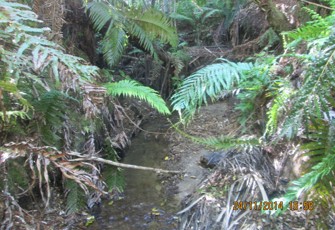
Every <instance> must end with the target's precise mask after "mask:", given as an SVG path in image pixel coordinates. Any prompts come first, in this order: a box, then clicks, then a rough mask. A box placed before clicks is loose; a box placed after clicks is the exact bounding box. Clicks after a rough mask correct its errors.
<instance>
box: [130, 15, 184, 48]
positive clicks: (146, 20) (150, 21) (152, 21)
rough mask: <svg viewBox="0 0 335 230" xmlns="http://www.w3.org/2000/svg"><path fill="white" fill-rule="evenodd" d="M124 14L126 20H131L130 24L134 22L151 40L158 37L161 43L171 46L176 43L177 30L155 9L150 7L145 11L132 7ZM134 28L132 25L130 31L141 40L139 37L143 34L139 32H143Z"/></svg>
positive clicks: (174, 45)
mask: <svg viewBox="0 0 335 230" xmlns="http://www.w3.org/2000/svg"><path fill="white" fill-rule="evenodd" d="M126 15H127V18H128V20H130V21H132V23H131V24H136V25H137V26H139V27H141V29H142V31H143V32H144V33H145V34H146V35H147V36H148V37H149V38H150V39H151V40H152V39H155V38H159V39H160V40H161V41H162V42H163V43H170V45H171V46H173V47H176V46H177V45H178V36H177V31H176V29H175V27H173V26H172V23H171V22H170V20H169V19H168V18H167V17H165V15H164V14H163V13H162V12H160V11H158V10H155V9H150V10H147V11H145V12H142V10H141V9H133V10H130V11H129V12H127V14H126ZM136 28H137V27H134V26H133V27H132V30H131V32H132V33H134V35H135V36H136V37H139V38H140V41H141V37H143V36H144V35H143V34H141V33H143V32H142V31H141V30H138V29H136ZM142 40H143V39H142ZM143 41H144V40H143ZM141 43H142V41H141ZM142 45H143V44H142Z"/></svg>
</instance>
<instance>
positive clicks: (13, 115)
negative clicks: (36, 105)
mask: <svg viewBox="0 0 335 230" xmlns="http://www.w3.org/2000/svg"><path fill="white" fill-rule="evenodd" d="M17 118H21V119H22V120H25V119H27V120H30V119H31V117H30V116H29V115H28V114H27V113H26V112H24V111H6V113H4V112H0V120H2V121H4V122H8V121H10V120H11V119H13V120H16V119H17Z"/></svg>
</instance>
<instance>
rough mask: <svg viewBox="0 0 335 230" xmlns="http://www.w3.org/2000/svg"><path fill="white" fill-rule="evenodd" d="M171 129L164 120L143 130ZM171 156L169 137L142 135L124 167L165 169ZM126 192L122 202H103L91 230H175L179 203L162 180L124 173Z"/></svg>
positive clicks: (153, 175) (150, 174)
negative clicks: (136, 166)
mask: <svg viewBox="0 0 335 230" xmlns="http://www.w3.org/2000/svg"><path fill="white" fill-rule="evenodd" d="M168 128H169V125H168V124H167V123H166V122H165V121H164V120H163V119H154V120H151V121H150V122H148V123H147V124H146V125H144V127H143V129H144V130H147V131H151V132H160V133H165V132H166V131H167V129H168ZM167 155H168V137H167V135H157V134H151V133H147V132H141V133H139V134H138V135H137V136H136V137H135V138H134V139H133V140H132V143H131V146H130V147H129V149H128V150H127V151H126V154H125V158H124V159H123V161H122V162H123V163H127V164H134V165H140V166H148V167H157V168H162V167H163V163H164V158H165V157H166V156H167ZM124 176H125V183H126V186H125V190H124V194H123V197H122V199H120V200H116V201H113V203H112V204H110V203H109V201H104V202H103V203H102V204H101V206H100V207H99V210H98V211H97V212H96V213H95V214H94V215H95V217H96V221H95V223H94V224H93V225H92V226H90V228H89V229H117V230H128V229H129V230H133V229H161V230H164V229H166V230H172V229H176V226H177V217H176V216H175V213H176V212H178V210H179V209H180V207H179V203H180V202H179V200H178V199H177V198H176V196H174V195H173V194H171V195H167V193H166V191H164V190H165V188H166V186H164V184H163V183H164V181H163V180H162V176H159V175H157V174H156V173H154V172H151V171H143V170H135V169H124Z"/></svg>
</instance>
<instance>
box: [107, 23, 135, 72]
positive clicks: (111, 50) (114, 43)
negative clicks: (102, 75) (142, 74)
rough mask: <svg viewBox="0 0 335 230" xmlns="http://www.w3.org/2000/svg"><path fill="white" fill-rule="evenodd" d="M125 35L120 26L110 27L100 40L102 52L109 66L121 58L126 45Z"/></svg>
mask: <svg viewBox="0 0 335 230" xmlns="http://www.w3.org/2000/svg"><path fill="white" fill-rule="evenodd" d="M127 41H128V38H127V35H126V33H125V31H124V30H123V29H122V28H117V27H111V28H110V29H109V30H108V31H107V33H106V35H105V36H104V39H103V40H102V42H101V44H102V52H103V55H104V58H105V60H106V61H107V63H108V65H109V66H111V67H112V66H113V65H115V64H116V63H117V62H118V61H119V59H120V58H121V56H122V54H123V51H124V49H125V47H126V45H127Z"/></svg>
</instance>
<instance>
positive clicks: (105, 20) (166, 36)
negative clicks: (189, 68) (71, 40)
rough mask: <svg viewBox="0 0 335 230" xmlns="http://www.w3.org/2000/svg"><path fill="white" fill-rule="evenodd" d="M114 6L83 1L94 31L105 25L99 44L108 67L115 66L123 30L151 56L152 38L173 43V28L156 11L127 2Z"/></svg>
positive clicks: (123, 43) (175, 36)
mask: <svg viewBox="0 0 335 230" xmlns="http://www.w3.org/2000/svg"><path fill="white" fill-rule="evenodd" d="M116 5H117V3H115V2H113V1H93V2H91V3H89V4H87V9H88V12H89V16H90V18H91V20H92V22H93V25H94V27H95V28H96V29H97V30H98V31H103V28H104V27H106V26H107V28H108V30H107V32H106V33H105V34H104V38H103V40H102V47H103V52H104V57H105V59H106V61H107V63H108V64H109V65H110V66H113V65H115V64H116V63H117V61H118V60H119V59H120V57H121V55H122V53H123V50H124V48H125V45H126V44H127V41H128V40H127V38H128V37H127V36H126V33H127V34H128V35H130V36H134V37H136V38H138V39H139V42H140V45H141V46H143V48H144V49H145V50H146V51H149V52H150V53H151V54H152V55H156V54H155V50H154V46H153V41H154V40H155V39H157V38H158V39H159V40H160V41H161V42H164V43H170V44H171V45H172V46H176V45H177V43H178V36H177V33H176V29H175V28H174V27H173V26H172V23H171V22H170V20H169V19H168V18H167V17H165V16H164V14H163V13H161V12H160V11H158V10H154V9H148V10H144V9H142V8H140V7H139V8H133V7H129V6H127V5H123V7H121V8H120V7H118V6H116Z"/></svg>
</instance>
